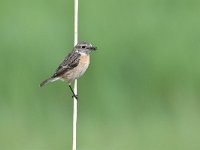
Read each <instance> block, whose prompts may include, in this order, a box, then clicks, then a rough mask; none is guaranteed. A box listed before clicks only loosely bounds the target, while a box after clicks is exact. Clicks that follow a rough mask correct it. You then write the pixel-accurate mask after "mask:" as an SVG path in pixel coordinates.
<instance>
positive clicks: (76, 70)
mask: <svg viewBox="0 0 200 150" xmlns="http://www.w3.org/2000/svg"><path fill="white" fill-rule="evenodd" d="M96 49H97V48H96V47H95V46H92V44H90V43H88V42H85V41H83V42H79V43H78V44H77V45H76V46H75V47H74V48H73V50H72V52H71V53H69V54H68V55H67V56H66V57H65V59H64V60H63V61H62V63H61V64H60V65H59V66H58V68H57V69H56V71H55V73H54V74H53V75H52V76H51V77H49V78H48V79H46V80H44V81H43V82H42V83H41V84H40V87H42V86H44V85H45V84H47V83H49V82H53V81H56V80H65V81H67V83H68V85H69V88H70V90H71V91H72V93H73V97H75V98H76V99H78V96H77V95H75V93H74V91H73V89H72V87H71V82H72V81H74V80H75V79H78V78H80V77H81V76H82V75H83V74H84V73H85V71H86V70H87V68H88V66H89V64H90V53H91V52H92V51H95V50H96Z"/></svg>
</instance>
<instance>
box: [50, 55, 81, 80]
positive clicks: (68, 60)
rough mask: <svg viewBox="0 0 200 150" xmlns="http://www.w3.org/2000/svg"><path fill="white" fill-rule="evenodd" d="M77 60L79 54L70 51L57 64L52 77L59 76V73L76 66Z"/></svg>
mask: <svg viewBox="0 0 200 150" xmlns="http://www.w3.org/2000/svg"><path fill="white" fill-rule="evenodd" d="M79 60H80V54H79V53H77V52H74V51H72V52H71V53H69V54H68V56H67V57H65V59H64V60H63V62H62V63H61V64H60V65H59V66H58V68H57V69H56V71H55V73H54V75H53V76H52V77H53V78H55V77H59V76H60V75H62V74H64V73H66V72H67V71H69V70H71V69H73V68H74V67H76V66H78V64H79Z"/></svg>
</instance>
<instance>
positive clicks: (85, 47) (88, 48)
mask: <svg viewBox="0 0 200 150" xmlns="http://www.w3.org/2000/svg"><path fill="white" fill-rule="evenodd" d="M96 49H97V47H95V46H92V44H90V43H88V42H85V41H82V42H79V43H78V44H77V45H76V46H75V47H74V50H75V51H77V52H79V53H83V54H87V55H88V54H89V53H90V52H92V51H95V50H96Z"/></svg>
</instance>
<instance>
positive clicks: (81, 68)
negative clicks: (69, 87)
mask: <svg viewBox="0 0 200 150" xmlns="http://www.w3.org/2000/svg"><path fill="white" fill-rule="evenodd" d="M89 64H90V57H89V55H81V56H80V60H79V64H78V66H76V67H75V68H74V69H72V70H69V71H68V72H66V73H65V74H64V75H63V77H62V78H64V79H66V80H67V81H68V82H69V83H70V82H71V81H73V80H74V79H78V78H79V77H81V76H82V75H83V74H84V73H85V71H86V70H87V68H88V66H89Z"/></svg>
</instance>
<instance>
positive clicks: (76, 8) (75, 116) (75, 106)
mask: <svg viewBox="0 0 200 150" xmlns="http://www.w3.org/2000/svg"><path fill="white" fill-rule="evenodd" d="M77 43H78V0H74V46H75V45H76V44H77ZM74 93H75V95H77V93H78V90H77V80H75V82H74ZM73 101H74V103H73V106H74V107H73V141H72V142H73V143H72V150H76V126H77V112H78V111H77V107H78V101H77V99H76V98H75V97H74V99H73Z"/></svg>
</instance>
